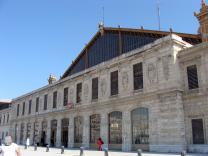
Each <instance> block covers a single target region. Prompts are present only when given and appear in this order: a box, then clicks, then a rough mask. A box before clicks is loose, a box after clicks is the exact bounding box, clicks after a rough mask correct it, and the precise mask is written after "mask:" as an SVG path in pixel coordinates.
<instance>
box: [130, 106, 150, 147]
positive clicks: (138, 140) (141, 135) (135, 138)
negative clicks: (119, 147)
mask: <svg viewBox="0 0 208 156" xmlns="http://www.w3.org/2000/svg"><path fill="white" fill-rule="evenodd" d="M131 120H132V144H148V143H149V124H148V123H149V113H148V108H143V107H141V108H136V109H134V110H132V112H131Z"/></svg>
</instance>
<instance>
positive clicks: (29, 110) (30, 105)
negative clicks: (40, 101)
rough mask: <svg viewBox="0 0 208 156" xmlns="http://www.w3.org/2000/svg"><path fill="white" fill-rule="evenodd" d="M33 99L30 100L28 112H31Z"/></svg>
mask: <svg viewBox="0 0 208 156" xmlns="http://www.w3.org/2000/svg"><path fill="white" fill-rule="evenodd" d="M31 107H32V100H30V101H29V109H28V114H31Z"/></svg>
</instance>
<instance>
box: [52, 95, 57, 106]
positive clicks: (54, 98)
mask: <svg viewBox="0 0 208 156" xmlns="http://www.w3.org/2000/svg"><path fill="white" fill-rule="evenodd" d="M56 106H57V91H55V92H53V108H56Z"/></svg>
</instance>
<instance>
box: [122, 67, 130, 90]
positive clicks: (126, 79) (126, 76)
mask: <svg viewBox="0 0 208 156" xmlns="http://www.w3.org/2000/svg"><path fill="white" fill-rule="evenodd" d="M122 86H123V89H124V90H126V89H127V88H128V86H129V74H128V72H127V71H125V72H123V73H122Z"/></svg>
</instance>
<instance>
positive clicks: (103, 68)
mask: <svg viewBox="0 0 208 156" xmlns="http://www.w3.org/2000/svg"><path fill="white" fill-rule="evenodd" d="M207 48H208V44H207V43H202V44H199V45H197V46H192V45H190V44H188V43H187V42H184V41H183V40H182V38H181V37H179V36H177V35H174V34H171V35H169V36H166V37H164V38H161V39H158V40H156V41H155V42H153V43H150V44H147V45H146V46H144V47H142V48H139V49H135V50H133V51H131V52H129V53H126V54H123V55H121V56H119V57H116V58H114V59H112V60H110V61H107V62H103V63H101V64H98V65H96V66H94V67H91V68H89V69H87V70H85V71H83V72H79V73H77V74H73V75H72V76H68V77H66V78H64V79H61V80H58V81H56V82H54V83H52V84H49V85H47V86H45V87H43V88H40V89H38V90H35V91H32V92H30V93H28V94H26V95H23V96H21V97H18V98H16V99H13V101H12V112H11V114H12V120H11V124H10V125H11V129H10V130H11V131H10V133H11V135H12V136H13V138H15V141H16V142H17V143H21V144H25V141H26V138H27V137H29V138H30V141H31V144H33V143H34V142H35V143H40V142H42V143H43V142H44V143H45V144H49V145H51V146H56V147H59V146H60V145H63V144H65V141H64V138H67V140H66V141H67V144H66V145H67V147H69V148H73V147H79V146H85V147H87V148H93V147H95V145H93V144H96V142H95V143H91V142H90V137H91V135H90V133H91V122H90V121H91V120H90V117H91V116H92V115H94V114H99V115H100V137H101V138H102V139H103V141H104V146H105V147H109V148H110V149H111V148H112V149H119V150H123V151H131V150H135V149H137V148H142V149H144V150H149V151H156V152H180V151H182V150H190V151H198V152H208V150H206V149H208V146H207V143H208V142H207V141H208V135H207V134H208V113H207V112H208V111H207V110H208V104H207V96H206V95H207V86H208V75H207V73H208V72H207V70H208V55H207ZM140 62H142V64H143V66H142V69H143V88H142V89H139V90H134V76H133V75H134V73H133V65H134V64H137V63H140ZM192 64H196V66H197V72H198V80H199V87H198V88H197V89H194V90H189V89H188V81H187V71H186V68H187V66H188V65H192ZM113 71H118V95H116V96H111V94H110V91H111V87H110V86H111V81H110V73H111V72H113ZM95 77H98V99H96V100H92V79H93V78H95ZM78 83H82V91H81V93H80V94H81V99H82V100H81V102H80V103H77V101H76V96H77V84H78ZM64 88H68V95H67V96H68V103H70V104H73V108H71V107H70V109H69V106H68V105H67V106H63V103H64ZM55 91H57V107H56V108H53V93H54V92H55ZM46 94H47V95H48V100H47V109H46V110H44V96H45V95H46ZM37 98H39V108H38V111H37V112H36V100H37ZM30 100H32V104H31V113H28V112H29V109H30V108H29V101H30ZM24 102H25V108H24V109H25V112H24V115H22V111H23V103H24ZM18 105H19V115H18V116H17V109H18V108H17V107H18ZM137 108H147V110H148V143H145V144H134V143H133V142H134V141H133V139H134V138H133V137H132V135H133V134H132V131H133V128H132V127H133V126H132V123H133V121H132V112H133V110H135V109H137ZM112 112H121V113H122V122H121V125H122V127H121V132H122V138H121V143H118V144H111V143H109V136H110V135H111V134H110V133H111V132H110V131H109V129H110V128H109V126H112V125H111V124H112V123H109V115H110V113H112ZM76 117H81V118H82V119H83V120H80V124H81V127H79V128H80V129H79V128H78V130H77V131H79V130H80V131H81V132H82V133H81V135H82V136H81V138H82V141H81V142H76V143H75V134H77V131H75V118H76ZM195 118H201V119H203V126H204V127H203V128H204V134H205V135H204V140H205V141H204V145H194V144H193V141H192V140H193V137H192V126H191V120H192V119H195ZM63 119H68V125H67V127H68V129H67V128H66V129H67V130H66V131H65V132H64V131H63V129H64V128H63ZM52 120H55V122H54V123H55V124H52ZM54 125H55V128H52V127H53V126H54ZM79 126H80V125H79ZM115 126H118V125H116V124H115ZM76 128H77V127H76ZM65 135H67V136H65Z"/></svg>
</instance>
